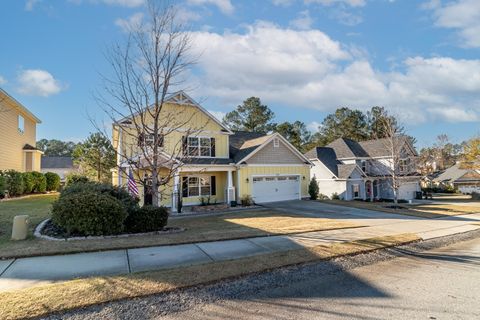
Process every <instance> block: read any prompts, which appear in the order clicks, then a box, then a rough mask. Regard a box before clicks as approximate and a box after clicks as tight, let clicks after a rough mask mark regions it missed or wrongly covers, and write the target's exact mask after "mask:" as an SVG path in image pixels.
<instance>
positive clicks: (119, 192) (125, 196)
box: [60, 182, 138, 212]
mask: <svg viewBox="0 0 480 320" xmlns="http://www.w3.org/2000/svg"><path fill="white" fill-rule="evenodd" d="M84 191H90V192H95V193H101V194H108V195H110V196H112V197H114V198H116V199H118V200H120V201H121V202H122V204H123V205H124V206H125V208H126V209H127V211H128V212H130V211H132V210H134V209H136V208H137V207H138V199H136V198H134V197H132V196H131V195H130V194H129V193H128V192H127V190H125V188H121V187H114V186H112V185H111V184H109V183H99V182H77V183H73V184H70V185H69V186H67V187H66V188H65V189H63V191H62V193H61V194H60V197H64V196H68V195H70V194H75V193H79V192H84Z"/></svg>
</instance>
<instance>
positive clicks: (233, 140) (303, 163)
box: [113, 92, 311, 212]
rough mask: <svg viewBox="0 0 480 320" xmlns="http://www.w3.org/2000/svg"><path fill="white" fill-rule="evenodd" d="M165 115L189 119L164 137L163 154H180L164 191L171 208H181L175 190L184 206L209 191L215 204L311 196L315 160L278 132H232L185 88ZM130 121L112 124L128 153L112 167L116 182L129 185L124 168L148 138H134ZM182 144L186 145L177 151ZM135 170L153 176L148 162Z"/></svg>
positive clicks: (119, 146)
mask: <svg viewBox="0 0 480 320" xmlns="http://www.w3.org/2000/svg"><path fill="white" fill-rule="evenodd" d="M162 114H163V115H164V116H163V117H164V118H168V117H169V116H170V115H176V116H178V117H187V118H189V119H190V120H188V121H185V126H184V127H177V128H175V129H174V130H173V131H172V132H171V133H169V134H168V135H166V136H165V137H164V140H163V148H162V152H161V156H162V157H164V158H165V159H171V156H172V155H177V154H182V157H181V160H178V161H181V162H182V163H181V164H180V165H179V167H178V169H177V172H176V173H175V176H174V179H173V182H172V183H170V184H168V185H165V186H163V187H162V188H163V190H160V191H161V194H162V199H161V204H162V205H165V206H167V207H171V208H172V211H173V212H176V211H177V208H176V203H177V201H176V199H174V197H175V196H174V195H176V194H181V196H182V203H183V205H184V206H185V205H198V204H200V203H201V198H202V197H208V196H210V197H211V199H214V201H215V202H217V203H222V202H223V203H228V204H230V203H232V202H233V201H240V200H241V198H243V197H246V196H250V197H252V198H253V200H254V201H255V202H256V203H262V202H271V201H280V200H291V199H301V198H302V197H307V196H308V192H307V188H308V182H309V177H310V166H311V163H310V162H309V161H308V160H307V159H306V158H305V157H304V156H303V155H302V154H301V153H300V152H299V151H298V150H297V149H295V147H293V146H292V145H291V144H290V143H289V142H288V141H287V140H286V139H285V138H283V137H282V136H281V135H280V134H278V133H274V134H270V135H263V134H258V133H252V132H232V131H231V130H230V129H229V128H228V127H226V126H225V125H223V124H222V123H221V122H220V121H218V120H217V119H216V118H215V117H213V116H212V115H211V114H210V113H208V112H207V111H206V110H205V109H204V108H203V107H202V106H200V105H199V104H198V103H196V102H195V101H194V100H193V99H192V98H190V97H189V96H188V95H186V94H185V93H184V92H178V93H175V94H173V95H171V96H170V97H168V98H167V99H166V102H165V104H164V106H163V108H162V113H161V116H162ZM131 123H132V122H131V118H124V119H122V120H120V121H118V122H116V123H115V124H114V126H113V146H114V147H115V148H116V150H117V151H118V152H117V153H118V154H120V155H125V154H127V156H126V157H121V156H118V157H117V164H118V168H117V169H116V170H114V172H113V182H114V184H116V185H122V186H125V185H126V184H127V182H128V181H127V180H128V177H127V175H126V174H125V173H128V171H129V170H131V169H132V168H131V166H130V165H129V163H131V162H132V161H137V163H142V157H143V155H141V154H140V153H139V149H138V147H137V149H135V146H136V145H137V144H138V143H143V142H142V141H141V140H142V139H145V138H147V139H148V137H138V134H136V135H137V136H136V137H132V130H131ZM203 124H206V125H203ZM190 127H191V128H199V127H201V129H200V130H199V131H197V130H195V134H191V135H189V136H185V132H191V130H190V129H191V128H190ZM129 130H130V131H129ZM135 131H136V129H135V130H134V132H135ZM142 136H143V134H142ZM145 141H148V140H145ZM179 147H180V148H182V149H181V150H178V149H177V148H179ZM177 158H178V157H177ZM137 168H138V166H137ZM133 169H135V168H133ZM119 173H120V174H119ZM136 173H137V174H136V176H140V177H142V176H143V177H145V179H149V177H148V167H146V168H144V169H142V170H141V171H140V172H136ZM161 174H162V173H161V172H160V176H161ZM147 182H148V181H147ZM137 186H138V188H139V191H140V198H141V203H148V202H149V201H150V200H149V195H148V194H149V193H148V191H147V190H143V187H142V184H139V183H137ZM174 190H181V192H180V193H179V192H174Z"/></svg>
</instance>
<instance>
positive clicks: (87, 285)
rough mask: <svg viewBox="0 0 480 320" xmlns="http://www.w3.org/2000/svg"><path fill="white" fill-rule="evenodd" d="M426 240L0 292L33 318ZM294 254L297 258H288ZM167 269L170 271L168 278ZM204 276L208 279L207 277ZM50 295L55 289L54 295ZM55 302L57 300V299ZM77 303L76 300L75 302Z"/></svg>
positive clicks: (11, 316) (407, 237)
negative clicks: (82, 297) (83, 298)
mask: <svg viewBox="0 0 480 320" xmlns="http://www.w3.org/2000/svg"><path fill="white" fill-rule="evenodd" d="M421 241H422V238H421V237H419V236H418V235H416V234H413V233H402V234H397V235H390V236H383V237H374V238H367V239H363V240H356V241H350V242H345V243H335V244H332V245H328V246H326V245H319V246H316V247H314V248H302V249H295V250H289V251H283V252H274V253H270V254H264V255H257V256H252V257H246V258H241V259H236V260H228V261H218V262H210V263H206V264H201V265H195V266H188V267H180V268H175V269H165V270H158V271H149V272H142V273H134V274H130V275H123V276H109V277H92V278H85V279H78V280H71V281H66V282H63V283H57V284H50V285H44V286H38V287H32V288H28V289H19V290H14V291H7V292H0V301H2V304H5V306H3V307H2V309H3V311H1V310H0V318H2V319H6V320H16V319H33V318H38V317H41V316H45V315H47V314H50V313H58V312H65V311H69V310H74V309H78V308H84V307H88V306H92V305H101V304H105V303H108V302H111V301H119V300H125V299H132V298H138V297H146V296H151V295H155V294H167V293H170V292H173V291H176V290H183V289H187V288H191V287H196V286H204V285H209V284H212V283H216V282H219V281H225V280H233V279H238V278H241V277H244V276H250V275H253V274H259V273H263V272H268V271H271V270H275V269H278V268H282V267H291V266H296V265H304V264H308V263H314V262H318V261H326V260H331V259H334V258H338V257H342V256H353V255H358V254H362V253H367V252H373V251H377V250H382V249H386V248H391V247H396V246H400V245H406V244H411V243H415V242H421ZM289 255H290V256H291V258H292V259H293V260H291V261H290V260H288V256H289ZM272 258H274V259H272ZM284 258H287V261H286V262H282V259H284ZM249 261H250V262H251V261H254V262H256V264H255V265H253V270H249V269H246V270H241V271H239V272H237V273H235V272H234V273H229V269H228V266H229V265H230V267H231V266H232V265H234V264H240V265H243V266H245V265H249V266H251V265H252V264H249V263H248V262H249ZM215 268H216V269H218V270H224V272H226V274H224V275H223V274H221V272H220V273H219V272H212V271H214V270H215ZM195 270H197V272H195ZM198 270H202V272H203V273H204V274H201V273H200V272H198ZM180 274H181V275H182V276H181V280H179V279H178V277H179V276H180ZM186 274H188V275H190V277H191V279H189V281H187V282H186V283H184V282H183V281H184V278H185V275H186ZM212 274H213V276H212ZM162 275H164V277H163V279H162ZM169 275H171V277H173V278H172V279H175V276H176V277H177V279H176V280H177V281H179V282H180V284H168V281H169V278H168V276H169ZM199 275H200V278H199ZM156 278H158V279H156ZM204 278H205V280H202V279H204ZM162 280H163V281H164V282H165V281H167V283H166V285H165V286H164V287H162V284H164V283H162V282H161V281H162ZM170 280H171V279H170ZM117 282H118V283H117ZM122 282H123V287H122V286H119V283H122ZM145 282H147V283H148V282H153V285H154V288H153V289H149V290H146V291H145V290H141V289H136V291H135V290H133V289H131V288H139V287H141V286H139V287H135V286H132V284H135V283H139V284H142V283H145ZM107 285H109V286H111V287H114V288H115V290H118V289H120V291H122V290H125V289H126V288H127V287H128V288H130V290H133V292H128V291H127V292H125V291H122V292H121V293H119V295H117V296H115V297H113V296H111V295H110V294H111V293H104V294H108V297H110V298H106V297H105V296H103V295H102V294H100V295H99V296H95V294H94V293H93V292H91V291H92V289H96V290H99V288H101V289H102V290H105V289H104V286H107ZM82 286H83V287H82ZM107 290H108V289H107ZM87 292H88V293H90V298H91V300H90V301H88V302H85V303H79V302H78V301H77V300H75V301H74V302H72V301H71V300H72V299H69V298H68V295H75V294H81V293H87ZM48 295H50V297H49V296H48ZM112 297H113V298H112ZM48 298H50V299H51V300H50V301H51V303H50V305H49V304H48V303H45V301H44V300H45V299H48ZM62 298H63V300H62ZM62 301H63V302H62ZM55 303H56V304H57V305H55ZM63 303H66V304H63ZM68 303H70V305H68ZM72 303H73V304H74V305H72ZM75 303H76V304H75ZM38 304H40V305H41V306H38ZM7 306H10V309H9V310H8V311H7ZM12 308H13V310H12ZM14 310H18V313H16V312H15V311H14Z"/></svg>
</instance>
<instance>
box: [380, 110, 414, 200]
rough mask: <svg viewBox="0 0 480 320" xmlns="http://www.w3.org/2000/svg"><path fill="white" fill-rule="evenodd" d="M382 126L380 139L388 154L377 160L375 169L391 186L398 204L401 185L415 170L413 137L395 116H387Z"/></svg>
mask: <svg viewBox="0 0 480 320" xmlns="http://www.w3.org/2000/svg"><path fill="white" fill-rule="evenodd" d="M381 126H382V130H381V131H382V132H383V133H384V138H382V139H379V140H380V141H381V142H382V144H383V146H384V148H385V150H386V151H387V152H386V154H387V155H388V156H387V157H385V159H383V160H382V161H378V160H377V161H375V162H374V163H373V170H374V171H375V174H376V175H378V176H380V177H382V178H383V181H384V182H385V183H386V184H387V185H388V186H389V187H390V188H391V190H392V193H393V201H394V203H395V204H397V203H398V194H399V189H400V187H401V186H402V184H403V183H404V181H405V179H408V176H410V175H411V174H412V173H414V172H415V159H416V153H415V151H414V149H413V145H412V139H413V138H412V137H410V136H408V135H407V134H406V131H405V128H404V127H403V126H402V125H401V124H399V122H398V121H397V120H396V119H395V117H385V119H383V120H382V123H381Z"/></svg>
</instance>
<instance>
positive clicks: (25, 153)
mask: <svg viewBox="0 0 480 320" xmlns="http://www.w3.org/2000/svg"><path fill="white" fill-rule="evenodd" d="M39 123H41V121H40V120H39V119H38V118H37V117H36V116H35V115H33V114H32V113H31V112H30V111H28V109H27V108H25V106H23V105H22V104H21V103H20V102H18V101H17V100H15V99H14V98H13V97H12V96H10V95H9V94H8V93H6V92H5V91H4V90H2V89H0V170H9V169H13V170H17V171H21V172H25V171H40V157H41V155H42V154H43V153H42V152H41V151H40V150H38V149H37V148H36V147H35V145H36V131H37V128H36V127H37V124H39Z"/></svg>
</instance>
